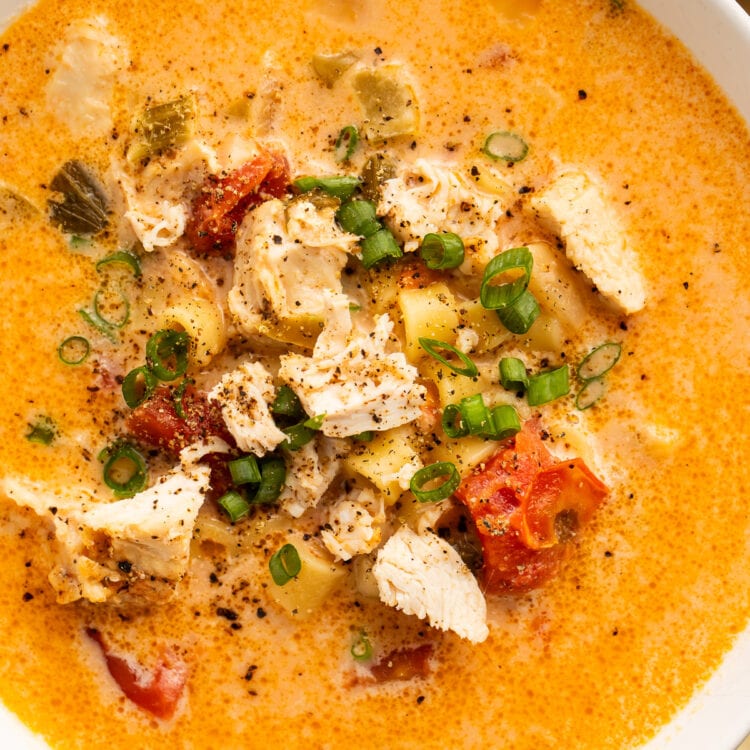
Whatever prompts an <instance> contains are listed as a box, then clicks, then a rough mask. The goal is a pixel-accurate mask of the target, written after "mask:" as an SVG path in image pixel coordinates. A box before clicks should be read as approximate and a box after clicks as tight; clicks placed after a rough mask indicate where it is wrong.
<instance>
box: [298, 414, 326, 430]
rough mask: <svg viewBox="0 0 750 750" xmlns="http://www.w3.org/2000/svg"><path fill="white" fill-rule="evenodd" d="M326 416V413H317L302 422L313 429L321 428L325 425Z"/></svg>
mask: <svg viewBox="0 0 750 750" xmlns="http://www.w3.org/2000/svg"><path fill="white" fill-rule="evenodd" d="M325 418H326V415H325V414H316V415H315V416H314V417H310V419H307V420H305V421H304V422H303V423H302V424H303V425H305V427H307V428H309V429H311V430H319V429H320V428H321V427H322V426H323V422H324V421H325Z"/></svg>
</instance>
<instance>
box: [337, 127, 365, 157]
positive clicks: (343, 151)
mask: <svg viewBox="0 0 750 750" xmlns="http://www.w3.org/2000/svg"><path fill="white" fill-rule="evenodd" d="M358 143H359V131H358V130H357V128H356V126H355V125H347V126H346V127H343V128H341V132H340V133H339V135H338V138H336V144H335V146H334V152H333V153H334V159H335V160H336V161H337V162H338V163H341V162H344V161H349V159H351V158H352V155H353V154H354V151H355V150H356V148H357V144H358Z"/></svg>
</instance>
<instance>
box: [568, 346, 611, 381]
mask: <svg viewBox="0 0 750 750" xmlns="http://www.w3.org/2000/svg"><path fill="white" fill-rule="evenodd" d="M621 353H622V346H621V345H620V344H618V343H616V342H614V341H608V342H607V343H606V344H602V345H601V346H597V347H596V349H594V350H593V351H591V352H589V353H588V354H587V355H586V356H585V357H584V358H583V361H582V362H581V364H580V365H578V371H577V373H576V374H577V375H578V377H579V378H580V379H581V380H583V381H584V382H586V381H587V380H593V379H594V378H600V377H602V375H606V374H607V373H608V372H609V371H610V370H611V369H612V368H613V367H614V366H615V365H616V364H617V361H618V360H619V359H620V354H621Z"/></svg>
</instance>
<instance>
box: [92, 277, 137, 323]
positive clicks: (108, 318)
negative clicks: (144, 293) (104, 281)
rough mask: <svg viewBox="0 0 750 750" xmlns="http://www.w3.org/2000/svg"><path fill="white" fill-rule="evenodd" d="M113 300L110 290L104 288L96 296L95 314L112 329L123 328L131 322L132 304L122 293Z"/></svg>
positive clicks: (119, 292)
mask: <svg viewBox="0 0 750 750" xmlns="http://www.w3.org/2000/svg"><path fill="white" fill-rule="evenodd" d="M117 297H119V299H115V298H113V295H112V293H111V292H110V290H108V289H106V288H104V287H102V288H101V289H98V290H97V292H96V294H95V295H94V305H93V307H94V314H95V315H96V317H97V318H98V319H99V320H101V321H103V322H104V323H105V324H106V325H108V326H110V328H122V327H123V326H124V325H125V324H126V323H127V322H128V321H129V320H130V302H129V300H128V298H127V297H126V296H125V295H124V294H123V293H122V292H121V291H119V290H118V291H117Z"/></svg>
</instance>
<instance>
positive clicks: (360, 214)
mask: <svg viewBox="0 0 750 750" xmlns="http://www.w3.org/2000/svg"><path fill="white" fill-rule="evenodd" d="M336 220H337V221H338V223H339V224H340V225H341V228H342V229H343V230H344V231H345V232H349V233H350V234H356V235H359V236H360V237H371V236H372V235H373V234H375V232H379V231H380V230H381V229H382V228H383V227H382V225H381V223H380V222H379V221H378V217H377V213H376V209H375V204H374V203H372V201H365V200H352V201H346V202H345V203H342V204H341V207H340V208H339V210H338V211H337V212H336Z"/></svg>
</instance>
